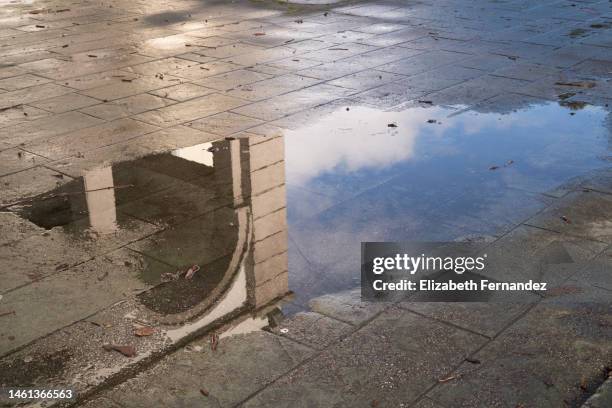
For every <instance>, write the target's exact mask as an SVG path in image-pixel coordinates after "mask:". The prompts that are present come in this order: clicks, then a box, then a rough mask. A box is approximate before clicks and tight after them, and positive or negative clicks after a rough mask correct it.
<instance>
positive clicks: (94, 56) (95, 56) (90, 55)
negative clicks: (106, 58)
mask: <svg viewBox="0 0 612 408" xmlns="http://www.w3.org/2000/svg"><path fill="white" fill-rule="evenodd" d="M87 56H88V57H89V58H98V56H97V55H95V54H87Z"/></svg>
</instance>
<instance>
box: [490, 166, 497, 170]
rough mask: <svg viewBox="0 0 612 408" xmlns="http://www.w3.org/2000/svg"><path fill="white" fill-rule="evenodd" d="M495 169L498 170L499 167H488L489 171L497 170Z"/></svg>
mask: <svg viewBox="0 0 612 408" xmlns="http://www.w3.org/2000/svg"><path fill="white" fill-rule="evenodd" d="M497 169H499V166H491V167H489V170H497Z"/></svg>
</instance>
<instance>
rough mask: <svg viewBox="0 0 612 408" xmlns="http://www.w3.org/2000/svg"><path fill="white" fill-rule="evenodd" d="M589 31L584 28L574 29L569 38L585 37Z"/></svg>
mask: <svg viewBox="0 0 612 408" xmlns="http://www.w3.org/2000/svg"><path fill="white" fill-rule="evenodd" d="M587 32H588V31H587V30H585V29H584V28H576V29H573V30H572V31H570V33H569V36H570V37H572V38H575V37H582V36H583V35H585V34H586V33H587Z"/></svg>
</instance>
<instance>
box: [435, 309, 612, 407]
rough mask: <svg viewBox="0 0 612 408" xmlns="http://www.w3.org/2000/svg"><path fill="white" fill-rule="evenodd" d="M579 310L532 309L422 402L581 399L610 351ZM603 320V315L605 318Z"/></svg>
mask: <svg viewBox="0 0 612 408" xmlns="http://www.w3.org/2000/svg"><path fill="white" fill-rule="evenodd" d="M591 313H592V312H589V310H588V309H585V308H577V309H567V308H559V307H546V306H544V305H541V306H538V307H536V308H535V309H533V310H531V311H530V312H529V313H528V314H527V315H526V316H525V317H524V318H522V319H521V320H520V321H519V322H517V323H516V324H515V325H513V326H512V327H510V328H509V329H507V330H506V331H504V333H502V334H501V335H500V336H499V337H498V338H496V339H495V340H493V341H492V342H491V343H489V344H487V345H486V346H485V347H484V348H483V349H482V350H480V351H479V352H477V353H476V354H474V355H473V356H471V358H472V359H475V360H478V361H480V364H473V363H469V362H464V363H463V364H461V366H460V367H459V368H458V369H457V370H456V371H455V372H454V373H453V375H454V376H455V377H457V379H455V380H453V381H448V382H446V383H444V384H439V385H438V386H437V387H436V388H435V389H434V390H433V391H431V392H429V393H428V397H429V398H431V399H433V400H434V401H437V402H439V403H441V404H442V405H444V406H496V405H502V406H516V405H521V404H533V405H534V406H538V407H551V408H552V407H558V406H563V405H565V404H566V402H565V401H568V402H571V401H577V400H580V398H581V396H582V390H581V388H580V385H581V384H585V386H588V384H589V383H590V382H591V381H593V380H594V379H595V378H597V377H598V376H599V375H600V374H599V373H600V370H601V367H603V366H604V365H605V364H606V361H607V360H606V358H609V356H610V354H611V352H612V350H611V346H610V344H612V343H611V342H610V339H611V333H610V330H609V327H607V328H606V326H600V325H598V324H597V319H596V318H597V314H595V315H593V314H591ZM608 316H609V313H608Z"/></svg>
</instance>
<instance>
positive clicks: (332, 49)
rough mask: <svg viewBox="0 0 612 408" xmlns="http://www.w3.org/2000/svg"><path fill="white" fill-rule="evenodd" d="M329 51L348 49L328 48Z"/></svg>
mask: <svg viewBox="0 0 612 408" xmlns="http://www.w3.org/2000/svg"><path fill="white" fill-rule="evenodd" d="M328 50H329V51H348V50H349V49H348V48H328Z"/></svg>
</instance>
